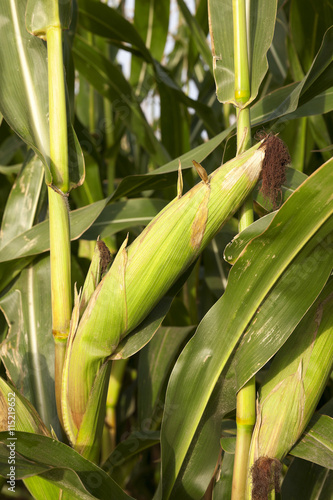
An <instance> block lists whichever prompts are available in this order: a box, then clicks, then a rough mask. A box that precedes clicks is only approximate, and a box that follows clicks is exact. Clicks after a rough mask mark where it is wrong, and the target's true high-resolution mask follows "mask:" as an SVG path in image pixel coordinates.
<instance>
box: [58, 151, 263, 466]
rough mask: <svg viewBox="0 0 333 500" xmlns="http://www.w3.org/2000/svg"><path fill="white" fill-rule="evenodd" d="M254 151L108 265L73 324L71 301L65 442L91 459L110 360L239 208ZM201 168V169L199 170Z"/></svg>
mask: <svg viewBox="0 0 333 500" xmlns="http://www.w3.org/2000/svg"><path fill="white" fill-rule="evenodd" d="M259 146H260V144H256V145H255V146H253V147H252V148H251V149H249V150H247V151H246V152H245V153H243V154H242V155H239V156H238V157H237V158H235V159H233V160H231V161H230V162H228V163H227V164H225V165H223V166H221V167H220V168H218V169H217V170H216V171H215V172H214V173H213V174H211V175H210V176H208V175H207V173H206V172H205V170H204V169H202V167H200V166H199V165H197V166H198V173H199V175H200V177H201V178H202V182H200V183H199V184H197V185H196V186H194V187H193V188H192V189H191V190H190V191H189V192H187V193H186V194H185V195H183V196H182V194H181V191H180V186H181V182H179V183H178V186H179V193H178V196H177V198H176V199H175V200H173V201H172V202H171V203H170V204H169V205H168V206H167V207H165V209H164V210H162V211H161V212H160V214H159V215H158V216H156V217H155V219H154V220H153V221H152V222H151V223H150V224H149V225H148V226H147V227H146V228H145V230H144V231H143V232H142V234H141V235H140V236H139V237H138V238H137V239H136V240H135V241H134V242H133V243H132V244H131V245H130V246H129V247H128V248H126V247H127V240H126V241H125V242H124V243H123V245H122V246H121V248H120V250H119V252H118V254H117V255H116V257H115V259H114V261H113V264H112V266H111V268H110V270H109V271H108V273H107V274H106V275H105V276H104V278H103V279H102V281H101V282H100V284H99V285H98V286H97V288H96V290H95V291H94V293H93V294H92V295H91V298H90V300H89V302H88V304H87V306H86V308H85V311H84V313H83V315H82V318H81V319H80V320H79V308H80V298H79V297H77V299H76V305H75V307H74V312H73V316H72V321H71V330H70V335H69V339H68V345H67V351H66V359H65V364H64V372H63V381H62V415H63V421H64V425H65V430H66V432H67V435H68V437H69V440H70V441H71V443H72V444H73V445H74V446H75V448H76V449H77V450H78V451H79V452H80V453H81V454H83V455H84V456H86V458H90V459H91V460H97V458H98V455H97V453H98V448H99V444H98V439H99V438H98V439H97V437H95V436H96V433H97V435H100V432H101V430H100V426H101V425H102V424H103V418H104V416H103V413H102V412H104V411H105V398H106V392H107V382H108V376H109V371H110V368H109V365H110V363H108V358H109V357H110V356H111V355H112V353H113V352H114V351H115V349H116V347H117V346H118V344H119V342H120V341H121V340H122V339H123V338H124V337H126V335H128V334H129V333H130V332H131V331H132V330H133V329H134V328H135V327H136V326H138V325H139V324H140V323H141V322H142V320H143V319H144V318H145V317H146V316H147V315H148V313H149V312H150V311H151V310H152V309H153V307H154V306H155V305H156V304H157V303H158V301H159V300H160V299H161V298H162V297H163V295H164V294H165V293H166V292H167V290H168V289H169V288H170V286H171V285H172V284H173V283H174V282H175V281H176V280H177V279H178V278H179V277H180V275H181V274H182V273H183V272H184V271H185V270H186V268H187V267H188V266H189V265H190V264H191V263H192V262H193V261H194V260H195V259H196V257H197V256H198V255H199V253H200V252H201V251H202V250H203V248H204V247H205V246H206V245H207V243H208V242H209V241H210V240H211V239H212V238H213V237H214V235H215V234H216V232H217V231H218V230H219V229H220V227H221V226H222V225H223V224H224V222H226V220H227V219H228V218H229V217H230V216H231V215H232V214H233V213H234V212H235V211H236V210H237V209H238V208H239V207H240V206H241V205H242V203H243V202H244V200H245V199H246V197H247V196H248V195H249V193H250V192H251V191H252V189H253V188H254V186H255V184H256V182H257V180H258V179H259V176H260V173H261V169H262V164H263V159H264V156H265V144H262V147H261V148H259ZM199 167H200V168H199Z"/></svg>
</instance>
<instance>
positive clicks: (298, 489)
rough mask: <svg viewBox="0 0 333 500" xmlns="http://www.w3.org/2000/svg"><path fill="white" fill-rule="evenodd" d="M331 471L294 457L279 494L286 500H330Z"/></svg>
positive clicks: (332, 474)
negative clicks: (300, 499)
mask: <svg viewBox="0 0 333 500" xmlns="http://www.w3.org/2000/svg"><path fill="white" fill-rule="evenodd" d="M332 491H333V471H332V470H328V469H325V468H324V467H320V465H317V464H314V463H311V462H308V461H307V460H301V459H300V458H294V460H293V461H292V463H291V465H290V466H289V467H288V471H287V474H286V476H285V477H284V479H283V483H282V488H281V495H282V498H287V499H288V500H298V499H299V498H302V499H303V500H331V498H332Z"/></svg>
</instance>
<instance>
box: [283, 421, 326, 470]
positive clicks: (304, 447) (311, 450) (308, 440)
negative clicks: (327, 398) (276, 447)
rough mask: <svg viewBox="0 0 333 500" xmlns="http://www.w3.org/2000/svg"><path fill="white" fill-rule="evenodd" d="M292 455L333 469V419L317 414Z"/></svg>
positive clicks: (292, 451) (291, 452)
mask: <svg viewBox="0 0 333 500" xmlns="http://www.w3.org/2000/svg"><path fill="white" fill-rule="evenodd" d="M290 454H291V455H293V456H294V457H299V458H303V459H304V460H309V461H311V462H314V463H315V464H318V465H321V466H322V467H326V468H327V469H333V418H332V417H328V416H327V415H317V414H315V415H314V416H313V417H312V419H311V421H310V423H309V425H308V428H307V429H306V431H305V432H304V434H303V436H302V439H301V440H300V441H299V442H298V443H297V444H296V446H294V448H293V449H292V450H291V451H290Z"/></svg>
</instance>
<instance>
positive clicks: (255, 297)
mask: <svg viewBox="0 0 333 500" xmlns="http://www.w3.org/2000/svg"><path fill="white" fill-rule="evenodd" d="M332 185H333V173H332V161H331V162H328V163H326V164H325V165H323V166H322V167H321V168H320V169H319V170H318V171H317V172H315V174H313V176H311V177H310V178H309V179H308V180H307V181H306V182H305V183H304V184H303V185H302V187H300V188H299V189H298V190H297V195H296V193H295V195H293V196H291V197H290V198H289V199H288V200H287V202H286V203H285V204H284V205H283V207H282V208H281V209H280V211H279V212H278V213H277V215H276V216H275V218H274V220H273V222H272V223H271V225H270V227H269V228H268V230H267V231H265V233H263V235H262V236H261V237H258V238H256V239H255V240H253V241H252V243H251V244H250V245H248V247H247V251H246V252H245V253H244V254H243V255H242V258H240V259H239V260H238V261H237V263H236V264H235V266H234V268H233V269H232V271H231V273H230V275H229V283H228V286H227V289H226V292H225V294H224V295H223V297H222V299H220V301H218V302H217V303H216V304H215V306H214V307H213V308H212V309H211V310H210V311H209V313H208V314H207V316H206V317H205V319H204V320H203V321H202V323H201V324H200V325H199V328H198V330H197V333H196V334H195V335H194V337H193V339H192V340H191V341H190V342H189V343H188V345H187V346H186V348H185V349H184V351H183V353H182V354H181V356H180V357H179V359H178V361H177V363H176V366H175V368H174V371H173V373H172V375H171V378H170V382H169V387H168V391H167V401H166V408H167V409H168V407H169V406H170V407H172V408H176V409H178V411H176V412H174V413H173V416H172V418H166V419H165V420H164V421H163V425H162V488H161V493H162V496H163V498H169V495H170V494H171V491H172V487H173V484H174V482H175V480H176V477H177V476H178V473H179V471H180V468H181V466H182V463H183V461H184V458H185V456H186V453H187V452H188V450H189V447H190V444H191V441H192V438H193V437H194V435H195V432H196V430H197V428H198V425H199V423H200V420H201V418H202V416H203V414H204V411H205V408H206V405H207V403H208V401H209V398H210V396H211V394H212V392H213V390H214V387H215V385H216V383H217V381H218V379H219V376H220V374H221V372H222V369H223V367H224V366H225V363H226V362H227V360H228V358H229V356H230V355H231V353H232V350H233V348H234V347H235V345H236V344H237V342H238V340H239V338H240V336H241V335H242V333H243V332H244V330H245V328H246V326H247V324H248V323H249V321H250V320H251V318H252V316H253V315H254V313H255V312H256V310H257V308H258V307H259V305H260V303H261V302H262V301H263V299H264V298H265V296H266V295H267V294H268V293H269V291H270V290H271V289H272V287H273V286H274V284H275V283H276V282H277V280H278V279H279V278H280V276H281V275H282V274H283V273H284V271H285V270H286V269H287V267H288V264H290V262H291V261H292V260H293V259H294V258H295V257H296V256H297V254H298V253H299V252H300V251H301V249H302V247H303V246H304V245H305V244H306V243H307V242H308V241H309V240H310V239H311V237H312V236H314V235H315V233H316V232H317V230H318V229H319V228H320V227H321V226H322V225H323V224H324V223H325V221H326V220H327V219H328V218H329V217H330V216H331V214H332V212H333V201H332V200H330V201H329V202H327V201H326V200H328V199H329V196H330V194H329V193H330V192H331V189H332ZM325 188H326V196H327V197H326V196H324V197H323V191H322V190H325ZM304 206H307V210H306V212H305V211H304V210H300V208H301V207H304ZM310 207H311V208H310ZM308 209H310V210H311V213H312V218H311V219H309V218H308V216H307V213H308ZM318 243H320V242H318ZM256 256H257V258H256ZM326 279H327V278H326ZM235 297H239V300H235ZM240 298H242V300H240ZM314 298H315V297H314ZM217 339H218V341H217ZM189 367H191V369H189ZM179 380H182V383H181V385H180V384H179ZM182 388H183V389H182ZM181 408H186V413H184V411H182V410H181ZM185 429H186V432H185Z"/></svg>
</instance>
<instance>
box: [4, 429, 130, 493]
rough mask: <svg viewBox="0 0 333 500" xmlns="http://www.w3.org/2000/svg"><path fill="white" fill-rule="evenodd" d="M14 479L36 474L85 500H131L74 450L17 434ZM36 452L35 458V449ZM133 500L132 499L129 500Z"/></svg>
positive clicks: (43, 438) (40, 437)
mask: <svg viewBox="0 0 333 500" xmlns="http://www.w3.org/2000/svg"><path fill="white" fill-rule="evenodd" d="M15 434H16V437H17V441H16V445H15V447H16V449H15V452H16V456H15V461H16V464H15V465H16V478H17V479H24V478H26V477H28V476H31V475H35V474H38V475H40V476H41V477H42V478H43V479H44V480H46V481H48V482H50V483H51V484H54V485H55V486H57V487H60V488H61V489H62V490H63V491H65V492H68V493H70V494H71V495H72V497H71V498H78V499H84V500H92V499H94V498H97V499H99V500H109V499H110V495H111V496H113V497H114V498H117V500H118V499H119V500H130V499H131V498H132V497H130V496H129V495H127V494H126V493H125V492H124V491H123V490H122V489H121V488H120V487H119V486H118V485H117V483H115V482H114V481H113V480H112V479H111V478H110V476H108V475H107V474H106V472H104V471H103V470H102V469H101V468H99V467H98V466H97V465H94V464H93V463H92V462H90V461H88V460H85V459H84V458H83V457H81V456H80V455H79V454H78V453H77V452H76V451H75V450H72V449H71V448H70V447H69V446H66V445H65V444H63V443H60V442H59V441H55V440H54V439H51V438H50V437H47V436H41V435H37V434H29V433H27V432H16V433H15ZM7 438H8V433H7V432H1V433H0V474H1V475H3V476H6V474H7V472H8V463H7V461H8V448H7V443H8V441H7ZM37 448H38V457H37V456H36V449H37ZM132 500H133V499H132Z"/></svg>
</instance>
